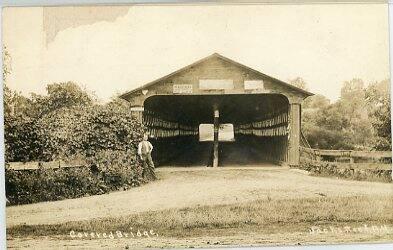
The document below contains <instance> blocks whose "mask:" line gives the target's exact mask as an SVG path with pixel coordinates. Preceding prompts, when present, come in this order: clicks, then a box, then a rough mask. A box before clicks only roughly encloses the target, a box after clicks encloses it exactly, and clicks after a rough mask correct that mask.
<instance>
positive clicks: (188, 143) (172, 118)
mask: <svg viewBox="0 0 393 250" xmlns="http://www.w3.org/2000/svg"><path fill="white" fill-rule="evenodd" d="M214 106H216V107H217V108H218V110H219V123H220V124H223V123H231V124H233V126H234V136H235V140H234V141H232V142H219V166H229V165H253V164H255V165H256V164H261V163H264V162H279V161H286V160H287V147H288V142H287V141H288V136H287V133H288V131H287V126H288V107H289V103H288V100H287V98H286V97H285V96H283V95H279V94H249V95H244V94H239V95H237V94H233V95H203V96H202V95H200V96H199V95H170V96H169V95H168V96H164V95H162V96H152V97H149V98H148V99H147V100H146V101H145V103H144V108H145V111H144V117H143V118H144V124H145V125H146V126H147V127H148V132H149V133H150V137H151V138H150V141H151V142H152V144H153V146H154V147H155V150H154V152H153V158H154V160H155V162H156V163H157V164H158V165H171V166H206V165H211V163H212V154H213V153H212V152H213V143H212V142H199V134H198V133H199V131H198V129H199V125H200V124H202V123H205V124H206V123H208V124H212V123H213V122H214V108H213V107H214Z"/></svg>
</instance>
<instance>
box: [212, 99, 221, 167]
mask: <svg viewBox="0 0 393 250" xmlns="http://www.w3.org/2000/svg"><path fill="white" fill-rule="evenodd" d="M213 109H214V111H213V115H214V139H213V167H218V131H219V129H220V123H219V116H220V111H219V110H218V106H217V105H214V108H213Z"/></svg>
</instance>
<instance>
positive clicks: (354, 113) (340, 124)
mask: <svg viewBox="0 0 393 250" xmlns="http://www.w3.org/2000/svg"><path fill="white" fill-rule="evenodd" d="M387 86H388V81H382V82H380V83H375V84H371V85H370V86H369V87H367V88H366V87H365V84H364V82H363V81H362V80H361V79H352V80H350V81H346V82H344V83H343V87H342V89H341V96H340V98H339V99H338V100H337V101H336V102H334V103H330V102H329V100H328V99H327V98H325V97H324V96H322V95H315V96H312V97H309V98H307V99H306V100H305V102H304V104H303V113H302V125H303V127H302V130H303V132H304V134H305V136H306V138H307V139H308V141H309V143H310V145H311V147H315V148H321V149H358V150H370V149H372V148H374V149H378V150H389V148H390V145H391V139H390V99H389V98H390V97H389V91H388V88H387Z"/></svg>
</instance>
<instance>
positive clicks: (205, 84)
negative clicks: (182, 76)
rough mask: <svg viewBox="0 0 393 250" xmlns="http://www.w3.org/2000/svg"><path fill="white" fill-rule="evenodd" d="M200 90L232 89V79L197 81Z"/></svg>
mask: <svg viewBox="0 0 393 250" xmlns="http://www.w3.org/2000/svg"><path fill="white" fill-rule="evenodd" d="M199 88H200V89H205V90H209V89H233V88H234V85H233V80H232V79H201V80H199Z"/></svg>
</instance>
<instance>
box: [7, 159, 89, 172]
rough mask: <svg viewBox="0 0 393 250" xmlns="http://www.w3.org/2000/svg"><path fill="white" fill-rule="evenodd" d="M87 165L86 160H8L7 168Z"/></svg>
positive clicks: (49, 167)
mask: <svg viewBox="0 0 393 250" xmlns="http://www.w3.org/2000/svg"><path fill="white" fill-rule="evenodd" d="M83 166H86V162H84V161H81V160H75V161H68V162H64V161H49V162H40V161H31V162H7V163H6V164H5V168H6V169H9V170H34V169H39V168H42V169H56V168H71V167H83Z"/></svg>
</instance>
